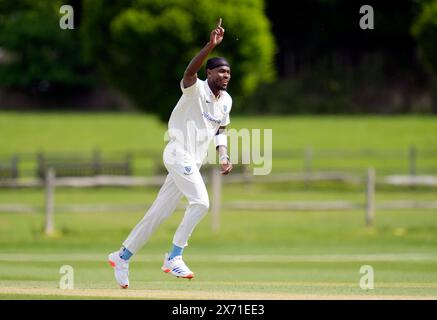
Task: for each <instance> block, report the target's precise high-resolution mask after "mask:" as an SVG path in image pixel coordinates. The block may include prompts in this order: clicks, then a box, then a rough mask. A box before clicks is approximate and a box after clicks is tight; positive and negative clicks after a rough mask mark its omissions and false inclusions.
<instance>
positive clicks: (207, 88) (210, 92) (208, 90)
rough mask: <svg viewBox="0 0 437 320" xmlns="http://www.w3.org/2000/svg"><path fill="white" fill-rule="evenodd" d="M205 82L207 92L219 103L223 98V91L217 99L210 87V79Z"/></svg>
mask: <svg viewBox="0 0 437 320" xmlns="http://www.w3.org/2000/svg"><path fill="white" fill-rule="evenodd" d="M204 82H205V90H206V92H207V93H208V94H209V96H210V97H211V98H212V99H214V100H215V101H219V100H220V99H221V98H222V97H223V93H222V92H221V90H220V94H219V96H218V97H216V96H215V94H214V93H213V92H212V90H211V88H210V87H209V84H208V79H206V80H205V81H204Z"/></svg>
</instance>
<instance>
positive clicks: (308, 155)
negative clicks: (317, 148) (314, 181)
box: [304, 147, 313, 188]
mask: <svg viewBox="0 0 437 320" xmlns="http://www.w3.org/2000/svg"><path fill="white" fill-rule="evenodd" d="M312 162H313V149H312V148H311V147H306V148H305V155H304V172H305V188H308V187H309V185H310V175H311V171H312Z"/></svg>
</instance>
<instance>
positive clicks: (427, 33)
mask: <svg viewBox="0 0 437 320" xmlns="http://www.w3.org/2000/svg"><path fill="white" fill-rule="evenodd" d="M421 3H422V6H421V13H420V15H419V16H418V17H417V19H416V21H415V22H414V24H413V26H412V33H413V35H414V37H415V38H416V40H417V42H418V45H419V50H420V55H421V58H422V60H423V62H424V64H425V65H426V66H427V68H428V69H429V70H430V71H431V72H432V73H433V74H434V75H436V76H437V54H436V52H437V41H436V40H437V1H436V0H431V1H430V0H428V1H421Z"/></svg>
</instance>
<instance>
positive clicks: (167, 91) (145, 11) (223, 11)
mask: <svg viewBox="0 0 437 320" xmlns="http://www.w3.org/2000/svg"><path fill="white" fill-rule="evenodd" d="M83 14H84V15H83V28H82V32H83V33H82V35H83V38H84V48H85V53H86V56H87V57H88V59H89V61H92V62H93V63H95V64H96V66H97V68H98V70H99V72H100V73H101V74H102V75H103V76H104V78H105V79H107V80H109V81H110V82H111V83H112V84H113V85H114V86H115V87H117V88H119V89H120V90H121V91H122V92H124V93H125V94H127V96H129V97H131V99H132V100H133V101H134V102H135V103H136V105H137V106H138V107H139V108H141V109H143V110H145V111H148V112H151V113H155V114H158V115H159V116H160V118H161V119H162V120H167V119H168V117H169V115H170V112H171V110H172V109H173V107H174V105H175V104H176V102H177V99H178V97H179V96H180V90H179V89H178V88H179V82H180V80H181V78H182V75H183V72H184V70H185V67H186V66H187V64H188V63H189V61H190V60H191V58H192V57H193V56H194V55H195V54H196V53H197V52H198V51H199V50H200V49H201V48H202V47H203V46H204V45H205V44H206V42H207V41H208V40H209V33H210V31H211V30H212V28H213V27H214V26H215V24H216V21H217V20H218V18H219V17H222V18H223V27H224V28H225V30H226V32H225V40H224V41H223V43H222V44H221V45H220V46H219V47H217V48H216V49H215V51H214V55H217V56H220V55H222V56H226V58H227V59H228V60H229V62H230V63H231V68H232V78H233V79H232V85H231V89H230V91H231V92H230V93H231V94H232V95H233V96H234V97H236V100H239V98H244V97H247V96H248V95H250V94H251V93H253V92H254V91H255V89H256V88H257V87H258V86H259V85H260V84H262V83H265V82H269V81H271V80H273V79H274V77H275V71H274V65H273V57H274V54H275V44H274V39H273V36H272V34H271V32H270V24H269V21H268V19H267V18H266V16H265V14H264V3H263V1H262V0H241V1H238V4H236V3H235V1H231V0H222V1H220V2H219V3H218V2H216V1H207V0H165V1H162V0H137V1H122V0H117V1H112V2H111V3H109V2H108V1H104V0H85V2H84V10H83ZM200 76H201V77H202V76H205V74H204V72H203V73H201V74H200ZM239 101H241V100H239ZM234 105H235V110H242V109H243V108H244V107H243V106H242V104H239V103H236V104H234Z"/></svg>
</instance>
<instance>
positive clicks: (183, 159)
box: [123, 143, 209, 253]
mask: <svg viewBox="0 0 437 320" xmlns="http://www.w3.org/2000/svg"><path fill="white" fill-rule="evenodd" d="M163 160H164V165H165V167H166V168H167V171H168V175H167V178H166V179H165V182H164V184H163V185H162V187H161V190H160V191H159V193H158V196H157V198H156V199H155V201H154V202H153V204H152V206H151V207H150V208H149V210H148V211H147V213H146V214H145V216H144V217H143V219H141V221H140V222H139V223H138V224H137V225H136V226H135V228H134V229H133V230H132V231H131V233H130V234H129V236H128V237H127V239H126V240H125V241H124V242H123V246H124V247H125V248H127V249H128V250H129V251H130V252H132V253H135V252H137V251H138V250H139V249H140V248H141V247H142V246H143V245H144V244H145V243H146V242H147V241H148V240H149V238H150V236H151V235H152V234H153V232H154V231H155V230H156V228H157V227H158V226H159V225H160V224H161V223H162V222H163V221H164V220H165V219H167V218H168V217H170V216H171V215H172V213H173V212H174V211H175V209H176V207H177V205H178V203H179V201H180V199H181V197H182V196H185V197H186V198H187V200H188V206H187V208H186V210H185V214H184V217H183V219H182V221H181V223H180V224H179V227H178V228H177V230H176V232H175V234H174V237H173V244H175V245H177V246H178V247H182V248H183V247H185V246H187V245H188V239H189V238H190V236H191V233H192V232H193V230H194V228H195V227H196V225H197V224H198V223H199V222H200V220H201V219H202V218H203V217H204V216H205V214H206V213H207V212H208V208H209V199H208V192H207V190H206V187H205V183H204V182H203V178H202V176H201V174H200V172H199V169H200V166H201V164H199V163H198V164H196V163H195V162H194V160H193V158H192V157H191V156H190V155H189V154H187V153H186V152H184V151H183V150H181V149H178V148H177V147H175V146H174V144H172V143H170V144H168V145H167V147H166V148H165V150H164V154H163Z"/></svg>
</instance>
